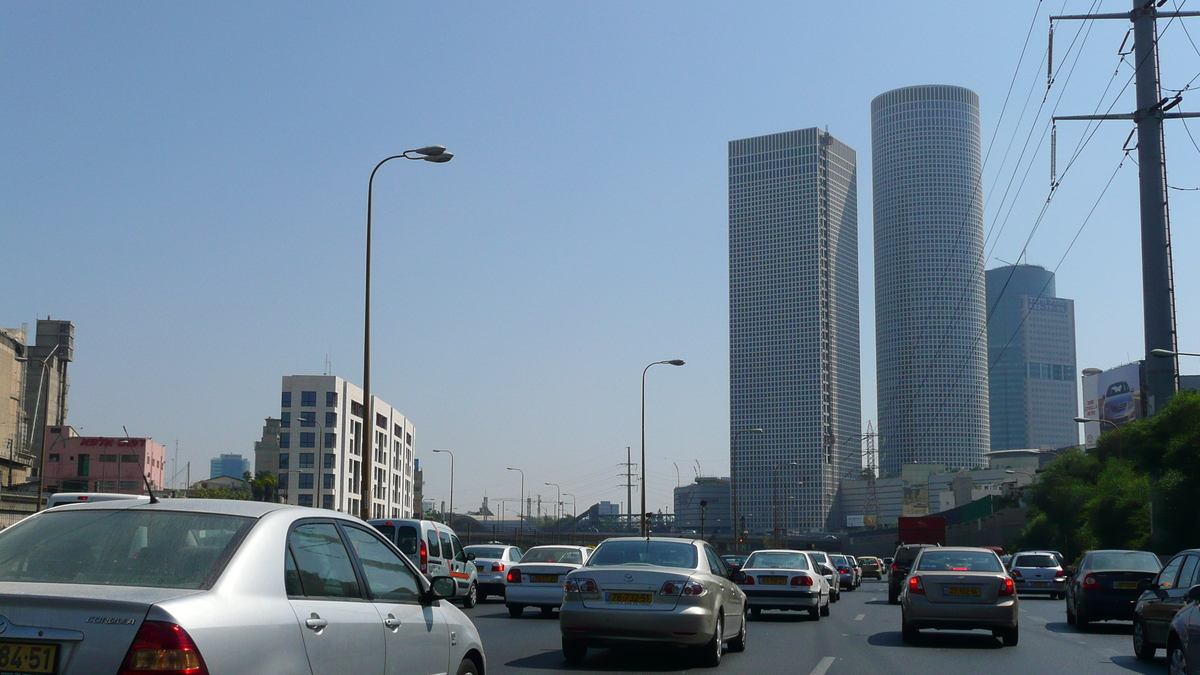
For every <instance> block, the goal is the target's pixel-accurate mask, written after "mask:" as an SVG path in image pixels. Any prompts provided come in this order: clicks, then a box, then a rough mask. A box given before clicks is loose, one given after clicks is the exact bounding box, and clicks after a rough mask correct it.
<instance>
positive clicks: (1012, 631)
mask: <svg viewBox="0 0 1200 675" xmlns="http://www.w3.org/2000/svg"><path fill="white" fill-rule="evenodd" d="M1020 636H1021V634H1020V628H1019V627H1018V626H1013V627H1012V628H1006V629H1004V632H1003V633H1001V634H1000V639H1001V640H1002V641H1003V642H1004V646H1005V647H1016V646H1017V639H1018V638H1020Z"/></svg>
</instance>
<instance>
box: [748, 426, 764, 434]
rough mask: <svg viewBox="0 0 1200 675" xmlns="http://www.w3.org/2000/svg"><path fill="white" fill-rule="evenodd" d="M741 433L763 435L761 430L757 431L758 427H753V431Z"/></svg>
mask: <svg viewBox="0 0 1200 675" xmlns="http://www.w3.org/2000/svg"><path fill="white" fill-rule="evenodd" d="M743 431H744V432H745V433H747V434H761V433H763V430H762V429H759V428H758V427H755V428H753V429H743Z"/></svg>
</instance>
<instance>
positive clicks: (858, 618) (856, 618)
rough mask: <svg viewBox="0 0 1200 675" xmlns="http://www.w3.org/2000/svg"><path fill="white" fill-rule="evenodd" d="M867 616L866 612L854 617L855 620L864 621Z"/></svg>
mask: <svg viewBox="0 0 1200 675" xmlns="http://www.w3.org/2000/svg"><path fill="white" fill-rule="evenodd" d="M865 616H866V614H859V615H858V616H856V617H854V620H855V621H862V620H863V617H865Z"/></svg>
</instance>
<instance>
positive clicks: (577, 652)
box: [562, 638, 588, 664]
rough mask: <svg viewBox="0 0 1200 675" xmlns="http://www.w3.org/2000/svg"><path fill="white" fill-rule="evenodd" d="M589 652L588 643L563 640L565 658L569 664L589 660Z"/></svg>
mask: <svg viewBox="0 0 1200 675" xmlns="http://www.w3.org/2000/svg"><path fill="white" fill-rule="evenodd" d="M587 650H588V646H587V643H586V642H584V641H583V640H568V639H567V638H563V641H562V651H563V658H564V659H566V660H567V663H570V664H579V663H583V660H584V659H585V658H587Z"/></svg>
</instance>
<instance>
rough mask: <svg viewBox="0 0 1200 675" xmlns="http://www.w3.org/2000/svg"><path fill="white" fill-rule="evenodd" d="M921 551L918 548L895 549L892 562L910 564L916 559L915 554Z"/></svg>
mask: <svg viewBox="0 0 1200 675" xmlns="http://www.w3.org/2000/svg"><path fill="white" fill-rule="evenodd" d="M920 552H921V549H919V548H901V549H897V550H896V557H895V558H893V559H892V563H893V564H896V565H899V564H905V565H909V564H912V561H914V560H916V559H917V554H918V553H920Z"/></svg>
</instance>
